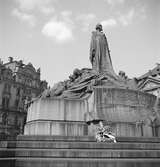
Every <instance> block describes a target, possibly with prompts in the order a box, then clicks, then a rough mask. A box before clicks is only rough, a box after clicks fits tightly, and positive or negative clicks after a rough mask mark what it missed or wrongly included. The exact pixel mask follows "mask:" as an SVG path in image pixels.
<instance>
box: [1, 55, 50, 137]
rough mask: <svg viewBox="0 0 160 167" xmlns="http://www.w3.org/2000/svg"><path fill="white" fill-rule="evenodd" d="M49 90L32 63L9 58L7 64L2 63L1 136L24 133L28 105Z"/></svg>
mask: <svg viewBox="0 0 160 167" xmlns="http://www.w3.org/2000/svg"><path fill="white" fill-rule="evenodd" d="M46 88H47V82H46V81H41V79H40V69H37V70H36V69H35V68H34V67H33V65H32V64H31V63H28V64H24V63H23V62H22V61H21V60H20V61H16V60H13V58H12V57H9V61H8V62H7V63H3V62H2V61H0V134H6V135H11V136H14V135H17V134H20V133H23V127H24V123H25V120H26V115H27V103H28V102H29V101H30V100H31V99H32V98H35V97H37V96H38V95H39V94H40V93H41V92H43V91H44V90H45V89H46Z"/></svg>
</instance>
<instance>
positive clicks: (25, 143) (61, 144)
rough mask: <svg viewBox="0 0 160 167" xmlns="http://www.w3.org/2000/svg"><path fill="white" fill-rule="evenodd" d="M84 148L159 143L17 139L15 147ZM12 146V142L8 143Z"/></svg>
mask: <svg viewBox="0 0 160 167" xmlns="http://www.w3.org/2000/svg"><path fill="white" fill-rule="evenodd" d="M25 147H26V148H41V149H44V148H74V149H78V148H82V149H83V148H84V149H98V148H101V149H140V150H141V149H142V150H144V149H150V150H154V149H160V144H159V143H130V142H128V143H127V142H126V143H125V142H123V143H107V142H103V143H99V142H63V141H61V142H57V141H54V142H53V141H17V144H16V148H25ZM8 148H14V143H13V144H12V143H10V144H8Z"/></svg>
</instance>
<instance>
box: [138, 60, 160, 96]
mask: <svg viewBox="0 0 160 167" xmlns="http://www.w3.org/2000/svg"><path fill="white" fill-rule="evenodd" d="M136 79H137V81H138V88H139V89H140V90H142V91H144V92H147V93H151V94H154V95H156V96H158V94H160V64H158V63H157V66H156V67H155V68H153V69H152V70H149V71H148V72H147V73H145V74H144V75H142V76H140V77H138V78H136Z"/></svg>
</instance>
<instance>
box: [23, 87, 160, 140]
mask: <svg viewBox="0 0 160 167" xmlns="http://www.w3.org/2000/svg"><path fill="white" fill-rule="evenodd" d="M155 100H156V97H155V96H154V95H151V94H147V93H142V92H139V91H134V90H129V89H119V88H107V87H103V86H99V87H94V90H93V92H92V94H91V95H90V96H88V97H87V98H84V99H79V100H74V99H72V100H71V99H58V98H42V99H38V100H37V101H34V102H33V104H31V106H30V108H29V110H28V116H27V123H26V125H25V131H24V134H25V135H65V136H83V135H89V136H94V135H95V131H96V126H95V125H94V124H93V122H94V120H103V121H104V125H109V126H110V127H111V129H112V131H113V133H114V134H115V136H127V137H134V136H136V137H140V136H145V137H152V136H156V135H155V131H158V128H157V129H155V127H157V126H153V125H152V121H151V118H152V116H153V111H154V104H155ZM87 121H90V122H91V124H90V125H87V123H86V122H87ZM158 133H159V132H158ZM158 133H156V134H158Z"/></svg>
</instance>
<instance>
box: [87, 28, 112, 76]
mask: <svg viewBox="0 0 160 167" xmlns="http://www.w3.org/2000/svg"><path fill="white" fill-rule="evenodd" d="M90 61H91V63H92V68H93V70H95V71H97V72H99V73H113V74H115V73H114V70H113V67H112V61H111V58H110V54H109V48H108V43H107V38H106V36H105V34H104V33H103V32H100V31H93V32H92V37H91V44H90Z"/></svg>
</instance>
